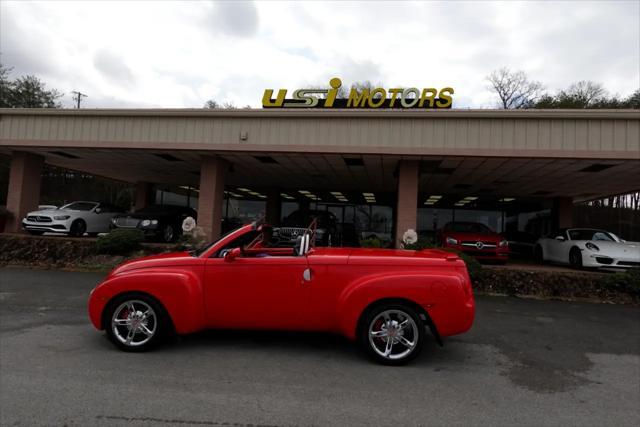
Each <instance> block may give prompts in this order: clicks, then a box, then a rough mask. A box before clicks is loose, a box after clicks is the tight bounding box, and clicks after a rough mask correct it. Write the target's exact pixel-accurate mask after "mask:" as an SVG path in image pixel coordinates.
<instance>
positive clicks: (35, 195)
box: [5, 151, 44, 233]
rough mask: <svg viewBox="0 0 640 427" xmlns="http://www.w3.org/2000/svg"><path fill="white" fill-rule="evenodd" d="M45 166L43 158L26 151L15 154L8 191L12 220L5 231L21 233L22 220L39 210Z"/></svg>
mask: <svg viewBox="0 0 640 427" xmlns="http://www.w3.org/2000/svg"><path fill="white" fill-rule="evenodd" d="M43 165H44V157H42V156H38V155H36V154H31V153H26V152H24V151H14V152H13V154H12V158H11V171H10V172H9V189H8V191H7V210H8V211H9V212H11V218H9V219H8V220H7V224H6V226H5V231H7V232H10V233H16V232H19V231H20V230H21V229H22V225H21V224H22V218H24V217H25V215H26V214H27V213H28V212H29V211H35V210H37V209H38V203H39V202H40V184H41V182H42V166H43Z"/></svg>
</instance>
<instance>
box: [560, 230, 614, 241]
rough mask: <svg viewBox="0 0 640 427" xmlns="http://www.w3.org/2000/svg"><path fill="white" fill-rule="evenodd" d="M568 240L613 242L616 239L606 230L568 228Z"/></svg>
mask: <svg viewBox="0 0 640 427" xmlns="http://www.w3.org/2000/svg"><path fill="white" fill-rule="evenodd" d="M568 233H569V239H570V240H600V241H605V242H615V241H616V239H615V238H614V237H613V236H612V235H611V234H609V233H607V232H606V231H602V230H569V231H568Z"/></svg>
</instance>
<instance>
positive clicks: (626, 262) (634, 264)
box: [618, 261, 640, 267]
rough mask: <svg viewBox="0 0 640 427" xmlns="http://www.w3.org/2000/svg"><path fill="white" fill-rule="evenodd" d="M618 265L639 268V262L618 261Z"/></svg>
mask: <svg viewBox="0 0 640 427" xmlns="http://www.w3.org/2000/svg"><path fill="white" fill-rule="evenodd" d="M618 265H624V266H627V267H640V262H637V261H618Z"/></svg>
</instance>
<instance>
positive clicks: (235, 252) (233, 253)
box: [224, 248, 242, 262]
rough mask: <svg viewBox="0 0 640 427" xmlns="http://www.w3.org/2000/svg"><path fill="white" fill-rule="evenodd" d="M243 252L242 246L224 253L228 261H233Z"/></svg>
mask: <svg viewBox="0 0 640 427" xmlns="http://www.w3.org/2000/svg"><path fill="white" fill-rule="evenodd" d="M241 254H242V252H241V251H240V248H233V249H231V250H230V251H227V253H226V254H224V260H225V261H226V262H232V261H233V260H235V259H236V258H238V257H239V256H240V255H241Z"/></svg>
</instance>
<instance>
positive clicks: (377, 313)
mask: <svg viewBox="0 0 640 427" xmlns="http://www.w3.org/2000/svg"><path fill="white" fill-rule="evenodd" d="M383 313H387V314H388V315H389V319H390V320H391V323H392V324H393V322H394V321H395V322H396V323H395V324H393V325H394V329H393V331H394V332H393V334H394V336H395V337H399V339H402V338H404V339H405V341H408V342H410V343H414V345H413V346H412V347H409V346H407V345H406V344H402V343H401V342H400V341H397V342H395V343H394V340H393V339H392V340H391V353H390V354H389V356H388V357H385V356H384V355H383V354H381V353H383V349H382V347H385V348H384V352H386V349H387V348H388V345H389V340H388V339H387V340H385V338H384V337H378V338H374V337H371V338H370V331H374V332H384V331H385V330H386V331H389V328H388V327H385V325H387V324H388V323H389V322H386V321H385V320H384V317H383V316H384V314H383ZM405 320H407V321H408V322H409V323H408V324H407V326H406V327H405V328H404V329H397V328H396V327H397V326H399V325H398V323H400V324H402V323H403V322H404V321H405ZM411 322H412V323H411ZM378 328H381V329H380V330H379V331H376V329H378ZM358 329H359V330H358V343H359V345H360V347H361V348H362V350H363V351H364V352H365V353H366V354H367V355H368V356H369V357H370V358H371V359H373V360H374V361H376V362H378V363H381V364H383V365H391V366H400V365H404V364H406V363H408V362H410V361H411V360H413V359H415V358H416V357H418V355H419V354H420V352H421V351H422V347H423V345H424V341H425V339H426V331H425V326H424V323H422V321H421V320H420V317H419V316H418V314H417V313H416V312H415V310H414V309H413V308H411V307H409V306H408V305H405V304H401V303H390V304H383V305H377V306H374V307H373V308H371V309H369V310H367V311H366V312H365V313H364V314H363V318H362V321H361V323H360V327H359V328H358ZM387 333H388V332H387Z"/></svg>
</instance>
